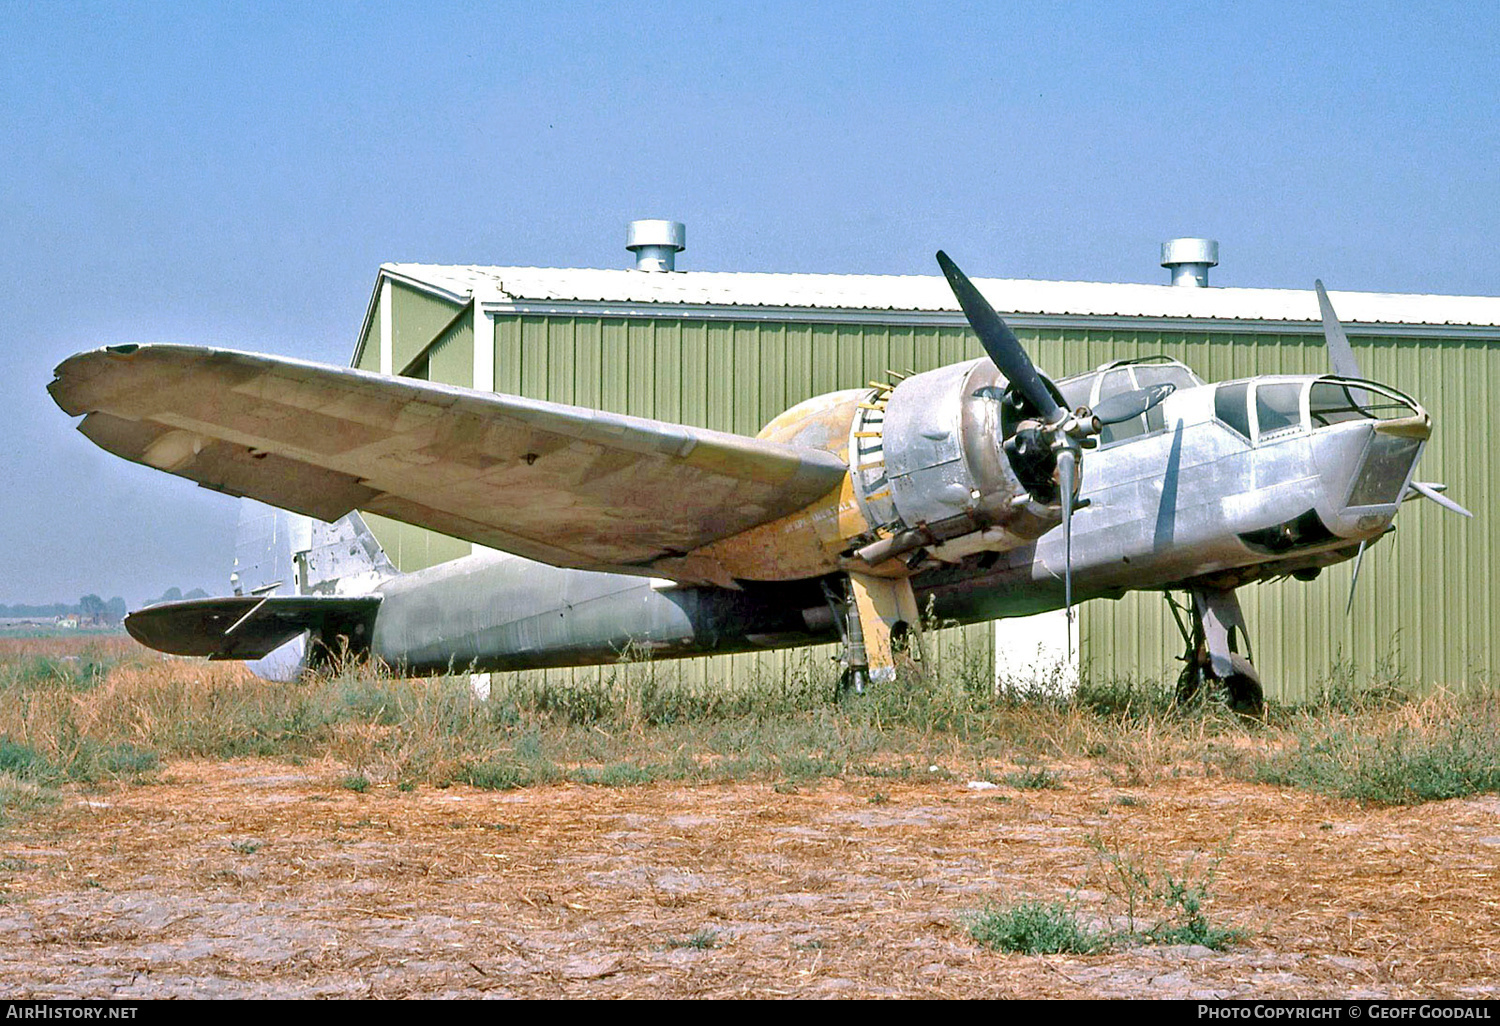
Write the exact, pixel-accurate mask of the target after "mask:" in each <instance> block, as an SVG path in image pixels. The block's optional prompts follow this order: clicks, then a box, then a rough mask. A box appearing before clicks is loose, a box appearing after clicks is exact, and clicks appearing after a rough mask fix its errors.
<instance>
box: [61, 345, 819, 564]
mask: <svg viewBox="0 0 1500 1026" xmlns="http://www.w3.org/2000/svg"><path fill="white" fill-rule="evenodd" d="M55 373H56V378H55V379H54V380H53V382H52V383H51V385H49V386H48V391H49V392H51V394H52V397H53V399H55V400H56V402H57V404H58V405H59V406H61V407H62V408H63V410H65V411H66V412H67V413H69V414H71V415H73V416H80V415H81V416H83V418H84V419H83V421H82V423H80V424H79V426H78V427H79V430H80V431H82V432H83V434H84V435H86V436H87V437H88V438H89V439H91V440H92V441H94V442H95V443H96V444H98V445H99V446H100V447H102V448H104V449H106V450H108V451H109V452H112V453H114V454H116V455H118V456H121V457H123V458H125V459H127V460H131V461H133V462H136V463H142V464H145V465H147V466H151V467H155V468H157V469H159V470H164V471H167V472H168V473H171V474H176V475H177V476H179V477H185V478H187V479H189V480H191V481H196V482H198V483H199V484H200V485H202V486H204V487H206V488H212V489H214V490H216V491H221V492H226V493H228V494H230V495H236V496H249V497H250V498H254V499H258V500H260V501H262V502H267V503H270V504H272V505H275V506H280V507H282V508H285V509H291V510H295V511H297V512H299V513H305V514H307V515H309V516H314V517H317V518H319V519H321V520H328V521H331V520H336V519H337V518H339V517H341V516H343V515H344V514H345V513H347V512H349V511H350V510H352V509H362V510H367V511H370V512H372V513H378V514H381V515H383V516H388V517H392V518H394V519H397V520H401V521H405V522H406V523H409V524H415V525H417V526H420V527H426V528H431V529H432V530H436V531H440V532H442V533H444V534H448V535H452V536H453V537H456V538H462V539H465V540H467V541H471V542H476V543H478V544H481V545H487V546H490V547H492V548H496V549H502V550H505V551H507V552H513V553H515V554H517V555H520V556H524V557H526V558H529V559H536V560H540V561H542V562H546V563H551V564H553V565H555V566H564V567H576V568H581V569H589V570H608V571H614V572H627V573H660V574H661V576H668V577H673V576H675V577H679V578H683V574H682V573H681V572H680V570H679V572H677V573H674V572H673V571H672V569H667V568H671V567H679V568H680V567H681V566H682V564H683V563H684V561H683V560H681V559H680V557H681V556H683V555H684V554H686V553H688V552H691V551H692V550H693V549H696V548H698V547H700V546H703V545H706V544H708V543H710V542H713V541H717V540H719V539H721V538H727V537H730V536H731V535H735V534H738V533H739V532H741V531H744V530H747V529H748V528H751V527H754V526H756V525H757V524H760V523H764V522H766V521H769V520H773V519H776V518H777V517H781V516H784V515H786V514H788V513H792V512H795V511H796V510H798V509H801V508H803V507H805V506H807V505H808V504H809V503H811V502H813V501H815V500H816V499H819V498H821V497H823V496H824V495H826V494H827V493H828V492H829V491H831V490H833V489H834V488H835V487H837V486H838V485H839V484H840V483H841V482H842V480H843V477H844V473H845V469H846V468H845V465H844V463H843V461H842V460H840V459H839V458H838V457H837V456H834V455H833V454H831V453H827V452H824V451H822V450H815V449H802V448H796V447H793V446H789V445H783V444H780V443H776V442H769V441H764V440H761V439H754V438H746V437H743V436H740V435H732V434H727V433H724V432H719V431H709V430H706V429H702V428H691V427H686V426H682V425H678V424H669V423H665V422H662V421H655V420H648V419H646V418H642V417H629V416H624V415H621V414H612V413H603V412H599V411H595V410H589V409H584V408H581V407H576V406H566V405H563V404H560V403H551V402H544V401H541V400H535V399H525V398H521V397H518V396H509V395H499V394H494V393H488V392H477V391H474V390H471V389H466V388H459V387H456V386H450V385H438V384H433V383H430V382H425V381H417V380H412V379H406V378H392V377H387V376H384V375H379V374H372V373H370V372H368V371H360V370H355V369H352V368H344V367H332V366H327V365H323V364H315V363H308V362H304V361H300V360H290V359H283V358H280V357H272V356H264V355H259V354H253V353H240V352H234V351H229V350H220V349H208V348H200V347H190V346H169V345H153V346H139V347H137V346H120V347H112V348H109V349H99V350H94V351H92V352H88V353H81V354H79V355H77V356H74V357H71V358H69V359H68V360H65V361H64V362H63V363H62V364H60V365H59V366H58V368H57V370H56V372H55ZM657 561H661V562H662V563H663V568H661V569H653V566H652V565H653V563H656V562H657Z"/></svg>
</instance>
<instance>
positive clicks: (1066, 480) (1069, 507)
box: [1057, 448, 1078, 663]
mask: <svg viewBox="0 0 1500 1026" xmlns="http://www.w3.org/2000/svg"><path fill="white" fill-rule="evenodd" d="M1077 460H1078V457H1077V454H1075V453H1074V452H1073V450H1072V449H1068V448H1064V449H1062V450H1061V451H1059V452H1058V454H1057V476H1058V485H1059V486H1061V488H1062V508H1063V603H1064V605H1065V606H1066V608H1067V611H1068V612H1067V617H1068V622H1067V626H1068V662H1069V663H1071V662H1072V661H1073V478H1074V475H1075V474H1076V473H1077V470H1078V467H1077Z"/></svg>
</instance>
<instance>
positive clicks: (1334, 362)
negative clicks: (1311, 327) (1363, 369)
mask: <svg viewBox="0 0 1500 1026" xmlns="http://www.w3.org/2000/svg"><path fill="white" fill-rule="evenodd" d="M1313 288H1314V289H1315V290H1316V291H1317V293H1318V309H1319V310H1320V311H1322V313H1323V341H1324V342H1326V343H1327V344H1328V365H1329V367H1330V368H1331V369H1332V370H1333V373H1335V374H1337V375H1338V376H1339V377H1341V378H1361V377H1364V375H1363V374H1361V373H1360V372H1359V361H1358V360H1356V359H1355V358H1354V347H1353V346H1351V345H1350V344H1349V336H1348V335H1346V334H1344V326H1343V325H1342V324H1340V323H1339V317H1338V314H1336V313H1334V312H1333V304H1332V303H1330V302H1329V301H1328V291H1327V290H1326V289H1325V288H1323V280H1322V279H1321V278H1319V279H1318V280H1317V281H1314V282H1313Z"/></svg>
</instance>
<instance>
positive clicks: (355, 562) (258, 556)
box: [229, 499, 398, 597]
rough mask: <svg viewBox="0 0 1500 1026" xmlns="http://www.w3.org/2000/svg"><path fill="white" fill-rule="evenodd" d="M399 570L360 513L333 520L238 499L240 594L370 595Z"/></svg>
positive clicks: (233, 580) (234, 576)
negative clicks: (325, 521)
mask: <svg viewBox="0 0 1500 1026" xmlns="http://www.w3.org/2000/svg"><path fill="white" fill-rule="evenodd" d="M397 574H398V571H397V570H396V568H395V567H394V566H392V565H391V561H390V560H389V559H387V558H386V554H385V551H384V550H383V549H382V548H381V547H380V543H379V542H378V541H376V540H375V535H374V534H372V533H371V531H370V528H369V527H368V526H367V525H366V524H365V522H364V518H362V517H361V516H360V515H359V513H357V512H351V513H348V514H346V515H344V516H342V517H340V518H339V519H338V520H335V521H334V522H333V523H331V524H325V523H323V522H322V521H317V520H313V519H312V518H311V517H306V516H303V515H302V514H300V513H290V512H288V511H286V510H284V509H277V508H276V507H275V506H267V505H265V504H264V503H260V502H256V501H255V500H253V499H241V500H240V522H239V530H238V532H237V534H236V536H235V545H234V570H233V572H232V573H231V574H230V576H229V583H230V585H231V587H232V588H233V590H234V593H235V594H236V595H254V596H262V597H263V596H266V595H366V594H369V593H370V592H371V591H373V590H374V589H375V588H376V586H377V585H379V584H380V582H381V581H384V580H386V579H388V578H391V577H395V576H397Z"/></svg>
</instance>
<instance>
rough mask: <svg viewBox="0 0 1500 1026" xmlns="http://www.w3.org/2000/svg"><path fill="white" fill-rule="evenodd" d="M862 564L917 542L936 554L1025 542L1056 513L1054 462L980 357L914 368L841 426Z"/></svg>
mask: <svg viewBox="0 0 1500 1026" xmlns="http://www.w3.org/2000/svg"><path fill="white" fill-rule="evenodd" d="M849 468H850V477H851V480H852V483H853V492H854V497H855V500H856V501H857V502H858V503H859V506H860V512H861V513H862V514H863V515H864V519H865V521H866V522H867V523H868V524H869V526H870V529H871V534H873V535H874V536H875V537H874V538H873V540H871V541H868V542H865V543H864V544H860V545H857V546H855V547H854V551H853V554H854V555H855V556H857V557H858V558H860V559H861V560H862V561H863V562H865V563H867V564H871V565H873V564H878V563H879V562H882V561H884V560H885V559H889V558H892V557H894V556H898V555H901V554H902V553H904V552H910V551H913V550H915V549H917V548H927V549H928V550H929V551H930V552H931V553H932V554H933V555H934V556H936V557H937V558H939V559H952V558H957V557H960V556H962V555H966V554H968V553H969V552H976V551H981V550H986V549H989V550H995V551H1004V550H1005V549H1008V548H1014V547H1016V546H1018V545H1021V544H1024V543H1026V542H1029V541H1031V540H1033V539H1035V538H1037V537H1039V536H1041V535H1042V534H1043V533H1045V532H1046V531H1048V530H1050V529H1051V528H1053V527H1055V526H1056V525H1057V523H1058V520H1059V519H1060V512H1059V506H1058V505H1057V499H1058V496H1057V484H1056V481H1055V478H1054V474H1055V471H1056V458H1055V455H1054V454H1053V452H1052V451H1051V449H1050V447H1049V446H1047V445H1046V443H1045V440H1044V437H1043V436H1042V434H1041V433H1040V432H1038V431H1036V430H1035V425H1034V424H1033V423H1032V422H1030V421H1028V420H1027V419H1026V411H1025V410H1024V408H1023V406H1022V405H1021V404H1020V403H1019V402H1017V401H1016V398H1015V396H1014V394H1013V393H1008V392H1007V391H1006V382H1005V379H1004V377H1003V376H1002V375H1001V374H1000V371H999V370H998V369H997V368H996V367H995V365H994V364H993V363H992V362H990V361H989V360H987V359H979V360H973V361H970V362H967V363H960V364H953V365H951V366H948V367H940V368H938V369H937V370H932V371H927V372H925V373H923V374H916V375H913V376H912V377H909V378H907V379H905V380H904V381H902V382H901V383H900V384H899V385H897V386H896V387H895V388H894V389H893V390H891V391H890V392H888V393H886V394H885V395H884V396H881V397H877V399H876V401H873V402H870V403H866V404H864V405H862V406H861V407H860V408H859V410H858V413H857V415H856V416H855V418H854V421H853V423H852V424H851V426H850V436H849Z"/></svg>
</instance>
